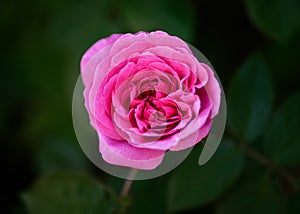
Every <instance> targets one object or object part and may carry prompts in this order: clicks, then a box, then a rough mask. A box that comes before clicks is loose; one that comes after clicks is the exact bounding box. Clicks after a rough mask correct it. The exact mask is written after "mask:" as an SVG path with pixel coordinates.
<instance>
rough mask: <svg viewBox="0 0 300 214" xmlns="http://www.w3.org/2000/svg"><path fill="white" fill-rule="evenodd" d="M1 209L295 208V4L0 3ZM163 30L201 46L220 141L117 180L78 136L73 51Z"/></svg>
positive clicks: (299, 168)
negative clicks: (218, 86)
mask: <svg viewBox="0 0 300 214" xmlns="http://www.w3.org/2000/svg"><path fill="white" fill-rule="evenodd" d="M0 14H1V15H0V27H1V58H0V65H1V84H0V91H1V94H2V99H1V100H2V101H1V105H0V130H1V135H0V139H1V150H0V152H1V154H0V155H1V156H0V158H1V160H0V164H1V207H0V212H1V213H38V214H39V213H41V214H43V213H57V214H60V213H114V212H129V213H166V212H179V213H183V212H184V213H217V214H227V213H230V214H231V213H233V214H234V213H238V214H239V213H300V206H299V204H300V193H299V186H298V184H300V183H299V181H300V155H299V153H300V130H299V128H300V122H299V121H300V111H299V109H300V91H299V76H300V75H299V72H300V63H299V62H300V60H299V59H300V57H299V50H300V1H299V0H245V1H237V0H234V1H208V0H200V1H196V0H194V1H191V0H190V1H171V0H165V1H161V0H151V1H150V0H148V1H144V0H128V1H118V2H117V1H112V0H110V1H109V0H102V1H100V0H93V1H79V0H45V1H38V0H29V1H16V0H10V1H7V0H5V1H2V2H1V3H0ZM157 29H161V30H164V31H166V32H168V33H169V34H171V35H177V36H179V37H181V38H182V39H184V40H185V41H187V42H189V43H191V44H193V45H194V46H195V47H197V48H198V49H199V50H200V51H201V52H202V53H203V54H204V55H205V56H206V57H207V58H208V59H209V60H210V61H211V63H212V65H213V66H214V68H215V69H216V71H217V73H218V75H219V77H220V79H221V81H222V84H223V87H224V90H225V94H226V98H227V101H228V106H227V107H228V121H227V127H226V131H225V135H224V140H223V141H222V142H221V146H220V148H219V149H218V151H217V153H216V154H215V155H214V157H213V158H212V159H211V160H210V161H209V162H208V164H207V165H205V166H202V167H200V166H198V165H197V159H198V157H199V154H200V150H201V147H202V146H201V145H198V146H196V147H195V149H194V150H195V151H193V152H192V154H191V155H190V156H189V158H188V159H187V160H186V161H184V163H183V164H181V165H180V166H179V167H178V168H176V169H175V170H173V171H172V172H171V173H168V174H167V175H164V176H162V177H160V178H155V179H151V180H146V181H135V182H133V186H132V189H131V193H130V196H129V197H127V198H122V199H119V198H118V195H119V192H120V191H121V187H122V184H123V182H124V181H123V180H122V179H118V178H114V177H112V176H110V175H107V174H105V173H103V172H102V171H100V170H99V169H98V168H96V167H95V166H94V165H93V164H92V163H91V162H89V161H88V159H87V158H86V157H85V156H84V154H83V152H82V151H81V149H80V147H79V144H78V143H77V140H76V137H75V134H74V130H73V126H72V117H71V101H72V93H73V89H74V86H75V82H76V80H77V78H78V76H79V62H80V57H81V55H82V54H83V53H84V51H85V50H86V49H87V48H88V47H89V46H90V45H91V44H92V43H94V42H95V41H97V40H98V39H100V38H103V37H106V36H109V35H110V34H112V33H126V32H137V31H140V30H144V31H152V30H157Z"/></svg>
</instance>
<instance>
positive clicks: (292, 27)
mask: <svg viewBox="0 0 300 214" xmlns="http://www.w3.org/2000/svg"><path fill="white" fill-rule="evenodd" d="M245 3H246V8H247V11H248V13H249V16H250V18H251V19H252V21H253V22H254V24H255V25H256V26H257V28H259V30H261V31H262V32H263V33H264V34H266V35H267V36H269V37H271V38H272V39H275V40H277V41H280V42H284V41H287V40H288V39H289V38H290V37H291V36H292V35H293V33H294V32H295V31H296V30H297V29H298V28H299V26H300V2H299V1H298V0H246V1H245Z"/></svg>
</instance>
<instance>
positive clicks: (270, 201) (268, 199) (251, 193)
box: [216, 179, 286, 214]
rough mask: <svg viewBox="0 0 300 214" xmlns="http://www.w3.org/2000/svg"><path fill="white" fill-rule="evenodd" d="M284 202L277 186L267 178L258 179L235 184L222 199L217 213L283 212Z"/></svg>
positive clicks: (274, 213)
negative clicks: (235, 186) (238, 184)
mask: <svg viewBox="0 0 300 214" xmlns="http://www.w3.org/2000/svg"><path fill="white" fill-rule="evenodd" d="M285 206H286V202H285V200H284V198H283V196H282V195H281V194H280V193H279V192H278V190H277V186H276V185H274V184H273V183H271V182H270V181H269V180H267V179H258V180H255V181H252V182H250V183H243V185H242V186H237V188H236V189H234V191H233V192H231V193H230V194H229V195H227V196H226V197H225V199H223V201H222V202H221V203H220V205H219V206H218V208H217V212H216V213H217V214H241V213H243V214H253V213H272V214H277V213H278V214H282V213H285Z"/></svg>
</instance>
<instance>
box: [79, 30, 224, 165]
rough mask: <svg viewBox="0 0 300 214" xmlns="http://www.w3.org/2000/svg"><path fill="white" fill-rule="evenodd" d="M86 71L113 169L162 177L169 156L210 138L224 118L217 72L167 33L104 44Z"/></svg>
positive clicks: (95, 119) (93, 50) (118, 37)
mask: <svg viewBox="0 0 300 214" xmlns="http://www.w3.org/2000/svg"><path fill="white" fill-rule="evenodd" d="M80 66H81V75H82V80H83V83H84V86H85V90H84V98H85V107H86V109H87V112H88V114H89V118H90V122H91V125H92V126H93V127H94V128H95V130H96V131H97V133H98V137H99V150H100V153H101V154H102V157H103V159H104V160H105V161H106V162H108V163H110V164H114V165H120V166H127V167H132V168H137V169H143V170H151V169H155V168H156V167H157V166H158V165H159V164H160V163H161V162H162V160H163V157H164V155H165V153H166V152H167V151H169V150H170V151H179V150H184V149H187V148H189V147H192V146H194V145H195V144H197V143H198V142H200V141H201V140H202V139H203V138H204V137H206V136H207V135H208V133H209V130H210V127H211V125H212V119H213V117H215V116H216V115H217V113H218V110H219V106H220V93H221V90H220V86H219V83H218V81H217V80H216V78H215V76H214V73H213V71H212V69H211V68H210V67H209V66H208V65H207V64H204V63H200V62H199V61H198V60H197V59H196V57H195V56H194V55H193V53H192V51H191V50H190V48H189V47H188V45H187V44H186V43H185V42H184V41H182V40H181V39H179V38H178V37H175V36H170V35H168V34H167V33H165V32H162V31H155V32H151V33H147V32H138V33H136V34H130V33H128V34H113V35H111V36H110V37H108V38H104V39H101V40H99V41H98V42H96V43H95V44H94V45H92V47H90V48H89V49H88V50H87V51H86V52H85V54H84V55H83V57H82V59H81V64H80Z"/></svg>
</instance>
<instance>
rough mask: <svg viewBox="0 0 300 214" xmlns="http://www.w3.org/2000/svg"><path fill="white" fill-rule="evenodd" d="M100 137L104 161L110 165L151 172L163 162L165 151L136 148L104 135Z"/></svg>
mask: <svg viewBox="0 0 300 214" xmlns="http://www.w3.org/2000/svg"><path fill="white" fill-rule="evenodd" d="M98 135H99V141H100V142H99V150H100V152H101V154H102V157H103V159H104V160H105V161H106V162H108V163H110V164H115V165H120V166H127V167H132V168H136V169H143V170H151V169H154V168H156V167H157V166H158V165H159V164H160V163H161V162H162V160H163V157H164V154H165V152H164V151H158V150H151V149H141V148H136V147H133V146H131V145H130V144H128V143H127V142H126V141H116V140H113V139H111V138H109V137H106V136H104V135H102V134H98Z"/></svg>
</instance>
